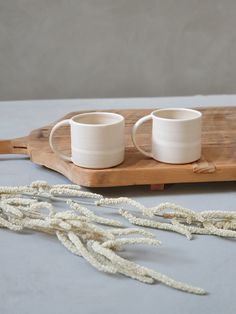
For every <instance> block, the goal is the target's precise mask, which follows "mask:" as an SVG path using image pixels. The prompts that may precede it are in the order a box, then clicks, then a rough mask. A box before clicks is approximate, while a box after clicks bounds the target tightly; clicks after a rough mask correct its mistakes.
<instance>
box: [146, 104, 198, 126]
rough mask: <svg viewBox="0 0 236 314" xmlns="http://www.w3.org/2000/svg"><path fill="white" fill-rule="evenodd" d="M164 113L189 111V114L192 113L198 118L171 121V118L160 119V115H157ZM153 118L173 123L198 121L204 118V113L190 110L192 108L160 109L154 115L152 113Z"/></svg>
mask: <svg viewBox="0 0 236 314" xmlns="http://www.w3.org/2000/svg"><path fill="white" fill-rule="evenodd" d="M163 111H167V112H168V111H185V112H186V111H187V112H191V113H194V114H195V115H196V116H195V117H192V118H181V119H171V118H164V117H159V116H158V115H156V114H157V113H159V112H163ZM151 116H152V117H153V118H156V119H160V120H164V121H172V122H175V121H176V122H180V121H192V120H197V119H199V118H201V117H202V113H201V112H200V111H198V110H195V109H190V108H182V107H181V108H160V109H157V110H154V111H153V112H152V113H151Z"/></svg>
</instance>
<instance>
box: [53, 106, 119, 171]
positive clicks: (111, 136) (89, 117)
mask: <svg viewBox="0 0 236 314" xmlns="http://www.w3.org/2000/svg"><path fill="white" fill-rule="evenodd" d="M65 125H69V126H70V129H71V152H72V155H71V156H66V155H64V154H63V153H62V152H60V151H59V150H58V149H57V148H56V147H55V145H54V144H53V134H54V132H55V131H56V130H57V129H58V128H59V127H61V126H65ZM49 144H50V146H51V149H52V150H53V151H54V153H56V154H57V155H58V156H59V157H60V158H62V159H64V160H68V161H72V162H73V163H74V164H75V165H77V166H80V167H85V168H95V169H101V168H109V167H113V166H116V165H118V164H120V163H122V162H123V160H124V151H125V144H124V117H123V116H121V115H119V114H116V113H110V112H89V113H82V114H78V115H76V116H74V117H72V118H71V119H67V120H63V121H60V122H58V123H57V124H56V125H55V126H54V127H53V128H52V130H51V133H50V136H49Z"/></svg>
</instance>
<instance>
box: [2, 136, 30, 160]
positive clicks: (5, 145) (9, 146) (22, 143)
mask: <svg viewBox="0 0 236 314" xmlns="http://www.w3.org/2000/svg"><path fill="white" fill-rule="evenodd" d="M27 140H28V137H27V136H25V137H19V138H14V139H10V140H0V154H24V155H28V147H27Z"/></svg>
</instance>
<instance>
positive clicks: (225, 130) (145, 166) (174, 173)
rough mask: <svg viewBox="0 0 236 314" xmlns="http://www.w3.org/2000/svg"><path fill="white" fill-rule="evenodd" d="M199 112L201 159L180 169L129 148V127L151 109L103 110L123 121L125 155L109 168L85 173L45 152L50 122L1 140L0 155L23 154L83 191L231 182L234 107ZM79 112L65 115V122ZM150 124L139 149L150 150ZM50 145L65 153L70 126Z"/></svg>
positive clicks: (235, 158) (235, 165)
mask: <svg viewBox="0 0 236 314" xmlns="http://www.w3.org/2000/svg"><path fill="white" fill-rule="evenodd" d="M197 109H198V110H200V111H201V112H202V113H203V132H202V144H203V147H202V158H201V160H199V161H197V162H194V163H191V164H185V165H170V164H165V163H161V162H157V161H155V160H153V159H150V158H147V157H145V156H143V155H142V154H141V153H139V152H138V151H137V150H136V148H134V146H133V143H132V141H131V136H130V132H131V128H132V126H133V124H134V123H135V122H136V121H137V120H138V119H139V118H140V117H142V116H144V115H147V114H149V113H150V112H151V111H152V110H151V109H150V110H149V109H143V110H126V109H124V110H106V111H110V112H117V113H119V114H121V115H123V116H124V117H125V120H126V127H125V137H126V152H125V161H124V163H122V164H121V165H119V166H117V167H113V168H109V169H100V170H96V169H85V168H80V167H77V166H75V165H74V164H73V163H71V162H66V161H63V160H61V159H60V158H59V157H58V156H56V155H55V154H54V153H53V152H52V151H51V149H50V147H49V144H48V137H49V134H50V130H51V128H52V126H53V125H54V124H55V123H53V124H51V125H48V126H45V127H42V128H39V129H36V130H33V131H32V132H31V133H30V134H29V135H28V136H26V137H23V138H17V139H11V140H4V141H0V154H26V155H28V156H29V157H30V159H31V160H32V161H33V162H34V163H36V164H39V165H43V166H45V167H47V168H50V169H53V170H55V171H57V172H60V173H62V174H63V175H64V176H66V177H67V178H68V179H70V180H71V181H72V182H74V183H77V184H80V185H82V186H86V187H109V186H128V185H142V184H150V185H153V187H157V188H161V187H163V185H164V184H166V183H181V182H209V181H234V180H236V108H235V107H221V108H197ZM78 113H79V112H72V113H69V114H67V115H66V116H65V117H63V118H62V119H68V118H70V117H72V116H74V115H76V114H78ZM150 132H151V124H150V123H146V124H145V125H143V127H142V128H141V130H140V133H138V142H139V143H140V144H141V147H142V148H143V149H146V150H148V149H149V146H150ZM54 138H55V140H54V141H55V144H57V145H58V148H60V149H61V150H62V151H63V152H65V153H70V144H69V143H70V134H69V128H68V127H63V128H61V129H59V130H58V131H57V133H55V137H54Z"/></svg>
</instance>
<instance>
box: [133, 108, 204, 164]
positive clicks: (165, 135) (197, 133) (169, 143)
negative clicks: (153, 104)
mask: <svg viewBox="0 0 236 314" xmlns="http://www.w3.org/2000/svg"><path fill="white" fill-rule="evenodd" d="M148 120H152V149H151V152H146V151H144V150H143V149H141V148H140V147H139V146H138V144H137V142H136V132H137V129H138V128H139V127H140V125H141V124H143V123H144V122H145V121H148ZM201 120H202V114H201V112H199V111H197V110H192V109H186V108H168V109H158V110H155V111H153V112H152V113H151V114H150V115H148V116H145V117H143V118H141V119H140V120H138V121H137V122H136V123H135V125H134V127H133V129H132V140H133V143H134V145H135V146H136V148H137V149H138V150H139V151H140V152H141V153H142V154H144V155H146V156H148V157H152V158H154V159H156V160H158V161H161V162H165V163H170V164H185V163H190V162H193V161H196V160H198V159H199V158H200V157H201Z"/></svg>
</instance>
